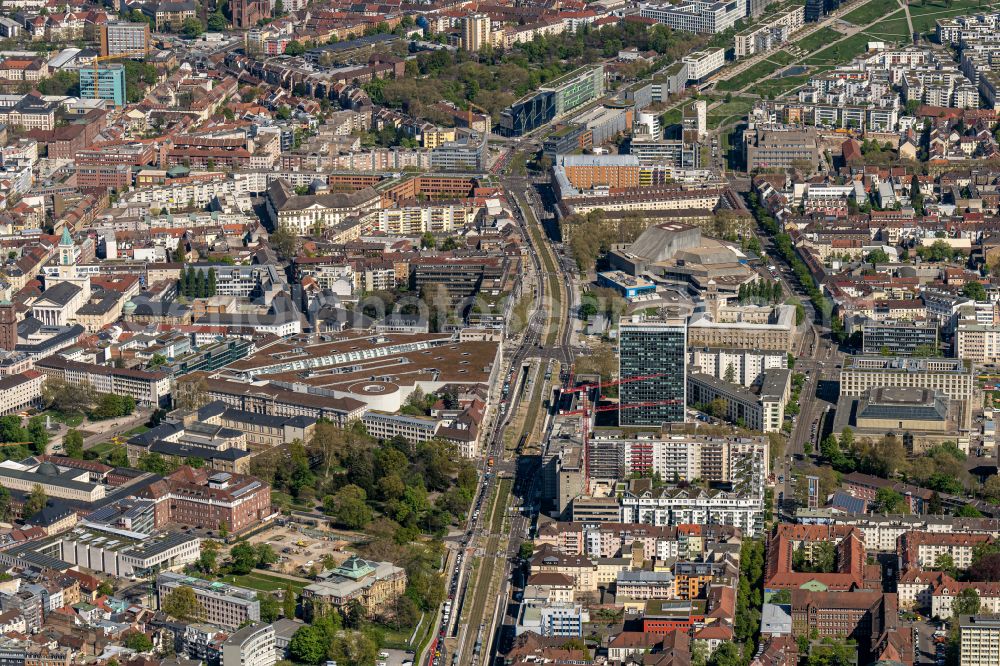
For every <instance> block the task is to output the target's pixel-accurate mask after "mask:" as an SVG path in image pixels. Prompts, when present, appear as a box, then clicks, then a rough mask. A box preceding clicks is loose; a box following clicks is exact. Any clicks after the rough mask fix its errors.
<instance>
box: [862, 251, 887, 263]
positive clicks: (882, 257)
mask: <svg viewBox="0 0 1000 666" xmlns="http://www.w3.org/2000/svg"><path fill="white" fill-rule="evenodd" d="M865 261H867V262H868V263H869V264H886V263H889V255H888V254H886V252H885V250H883V249H882V248H878V249H876V250H872V251H871V252H869V253H868V256H867V257H865Z"/></svg>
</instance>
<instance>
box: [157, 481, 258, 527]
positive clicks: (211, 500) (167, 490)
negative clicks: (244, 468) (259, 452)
mask: <svg viewBox="0 0 1000 666" xmlns="http://www.w3.org/2000/svg"><path fill="white" fill-rule="evenodd" d="M141 496H142V497H146V498H149V499H152V500H153V501H154V502H155V503H156V526H157V527H161V526H162V525H165V524H166V523H176V524H180V525H190V526H192V527H198V528H204V529H219V526H220V525H222V524H225V525H226V527H227V529H228V530H229V531H230V532H234V533H239V532H242V531H244V530H246V529H248V528H251V527H254V526H256V525H259V524H260V523H261V521H263V520H265V519H266V518H267V517H268V516H270V515H271V488H270V486H268V485H267V484H265V483H263V482H261V481H260V480H259V479H256V478H254V477H252V476H244V475H242V474H230V473H229V472H217V471H215V470H211V469H205V468H201V469H192V468H191V467H187V466H185V467H181V468H180V469H178V470H177V471H176V472H174V473H173V474H171V475H170V476H168V477H166V478H165V479H163V480H162V481H157V482H156V483H154V484H152V485H151V486H149V488H147V489H145V490H143V492H142V494H141Z"/></svg>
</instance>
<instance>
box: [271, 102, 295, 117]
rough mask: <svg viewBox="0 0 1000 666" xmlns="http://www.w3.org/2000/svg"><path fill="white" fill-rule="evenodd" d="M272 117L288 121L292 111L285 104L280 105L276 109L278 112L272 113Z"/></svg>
mask: <svg viewBox="0 0 1000 666" xmlns="http://www.w3.org/2000/svg"><path fill="white" fill-rule="evenodd" d="M274 115H275V117H277V119H278V120H289V119H290V118H291V117H292V109H291V107H290V106H288V105H287V104H282V105H281V106H279V107H278V110H277V111H275V112H274Z"/></svg>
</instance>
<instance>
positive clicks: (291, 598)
mask: <svg viewBox="0 0 1000 666" xmlns="http://www.w3.org/2000/svg"><path fill="white" fill-rule="evenodd" d="M295 606H296V598H295V590H293V589H292V584H291V583H288V584H287V585H285V591H284V592H283V593H282V595H281V612H282V613H284V615H285V617H287V618H288V619H290V620H294V619H295Z"/></svg>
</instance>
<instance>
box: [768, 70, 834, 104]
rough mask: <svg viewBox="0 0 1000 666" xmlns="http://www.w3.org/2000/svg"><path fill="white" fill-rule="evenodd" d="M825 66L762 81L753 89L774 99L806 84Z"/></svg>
mask: <svg viewBox="0 0 1000 666" xmlns="http://www.w3.org/2000/svg"><path fill="white" fill-rule="evenodd" d="M822 70H823V68H819V69H817V70H816V71H813V72H810V73H808V74H802V75H800V76H786V77H785V78H782V79H768V80H766V81H761V82H760V83H758V84H757V85H756V86H754V89H753V91H754V92H755V93H757V94H758V95H760V96H761V97H763V98H765V99H768V98H770V99H774V98H775V97H779V96H781V95H784V94H785V93H787V92H791V91H792V90H795V89H796V88H799V87H801V86H804V85H805V84H806V83H807V82H808V81H809V79H810V78H811V77H812V76H815V75H816V74H818V73H819V72H820V71H822Z"/></svg>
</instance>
